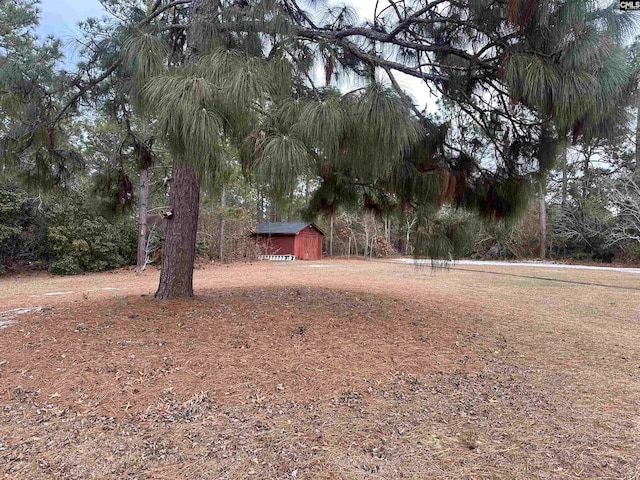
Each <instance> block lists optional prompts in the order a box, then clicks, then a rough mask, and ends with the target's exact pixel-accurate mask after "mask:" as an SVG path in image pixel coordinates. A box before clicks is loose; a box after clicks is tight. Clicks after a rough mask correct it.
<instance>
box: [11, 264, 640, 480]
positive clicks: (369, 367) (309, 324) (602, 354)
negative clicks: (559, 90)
mask: <svg viewBox="0 0 640 480" xmlns="http://www.w3.org/2000/svg"><path fill="white" fill-rule="evenodd" d="M480 270H484V271H486V272H492V273H483V272H481V271H480ZM158 276H159V275H158V272H157V271H148V272H146V273H145V274H144V275H143V276H142V277H141V278H136V277H135V276H134V275H133V273H132V272H131V271H119V272H113V273H102V274H93V275H82V276H76V277H52V276H49V275H47V274H32V275H18V276H9V277H0V404H1V405H0V407H1V418H0V474H2V475H4V478H15V479H45V478H46V479H49V478H50V479H89V478H97V479H123V478H130V479H189V480H191V479H252V478H255V479H293V478H297V479H316V478H319V479H325V478H326V479H400V478H408V479H490V478H491V479H492V478H505V479H516V478H517V479H536V478H541V479H571V478H576V479H577V478H579V479H605V478H606V479H627V480H630V479H638V478H640V415H639V413H640V275H633V274H630V273H625V272H611V271H607V272H599V271H592V270H577V271H571V270H566V269H562V270H560V269H557V270H556V269H536V268H528V269H526V271H518V270H514V268H513V267H501V266H486V267H484V266H483V267H477V266H469V267H466V266H462V265H460V266H457V267H456V268H455V269H451V270H449V271H437V272H433V271H432V270H431V269H430V268H428V267H427V268H422V269H417V268H415V267H413V266H411V265H404V264H399V263H395V262H392V261H346V260H335V261H322V262H287V263H269V262H260V263H255V264H242V265H233V266H219V265H210V266H206V267H204V268H201V269H199V270H197V272H196V277H195V288H196V295H197V297H196V299H194V300H192V301H184V300H182V301H157V300H154V299H153V293H154V291H155V288H156V287H157V282H158ZM536 276H537V277H542V278H530V277H536ZM554 280H555V281H554ZM572 282H573V283H572ZM589 283H595V284H598V285H611V286H612V287H605V286H594V285H588V284H589ZM14 309H32V310H30V311H27V312H25V311H20V310H19V311H14ZM10 310H11V311H10Z"/></svg>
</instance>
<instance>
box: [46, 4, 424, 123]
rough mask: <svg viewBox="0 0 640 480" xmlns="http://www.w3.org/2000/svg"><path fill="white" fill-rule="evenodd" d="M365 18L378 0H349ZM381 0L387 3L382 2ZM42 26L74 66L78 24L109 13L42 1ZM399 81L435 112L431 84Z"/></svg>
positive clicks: (399, 77) (401, 76) (99, 7)
mask: <svg viewBox="0 0 640 480" xmlns="http://www.w3.org/2000/svg"><path fill="white" fill-rule="evenodd" d="M346 3H350V4H352V5H353V6H354V8H355V9H356V10H357V11H358V13H359V15H360V16H362V17H368V18H371V17H372V16H373V7H374V5H375V1H374V0H347V2H346ZM381 3H384V1H383V2H381ZM40 12H41V15H40V27H39V28H38V34H39V35H40V36H42V37H46V36H47V35H53V36H55V37H56V38H58V39H60V40H61V41H62V42H63V43H64V45H65V52H66V54H67V56H68V57H71V58H68V62H69V63H70V64H71V65H73V63H74V62H73V60H74V59H73V55H74V52H75V48H74V41H73V40H74V38H75V37H76V36H77V35H78V28H77V24H78V22H80V21H81V20H84V19H86V18H88V17H101V16H103V15H104V14H105V12H104V9H103V8H102V5H101V4H100V2H99V1H98V0H40ZM396 78H397V80H398V83H400V85H401V86H402V87H403V88H404V89H405V90H407V91H408V93H409V94H410V95H411V96H412V97H413V98H414V99H415V100H416V103H417V104H418V105H419V106H420V107H424V106H427V107H428V109H429V111H435V101H434V99H433V98H432V97H431V95H430V93H429V89H428V88H427V86H426V85H425V84H424V83H423V82H422V81H421V80H418V79H416V78H411V77H409V76H407V75H404V74H402V73H399V74H397V76H396Z"/></svg>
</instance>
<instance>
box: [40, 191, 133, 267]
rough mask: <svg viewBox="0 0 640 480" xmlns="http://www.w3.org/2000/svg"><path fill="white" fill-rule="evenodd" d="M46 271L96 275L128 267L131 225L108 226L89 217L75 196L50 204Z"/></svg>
mask: <svg viewBox="0 0 640 480" xmlns="http://www.w3.org/2000/svg"><path fill="white" fill-rule="evenodd" d="M48 220H49V225H50V226H49V229H48V236H47V241H48V244H49V251H50V264H49V271H50V272H51V273H54V274H60V275H74V274H78V273H80V272H84V271H88V272H98V271H102V270H110V269H114V268H118V267H122V266H124V265H130V264H131V263H132V261H133V260H134V259H135V252H136V231H135V226H134V225H133V222H131V221H130V220H127V219H119V220H116V221H114V222H109V221H108V220H107V219H106V218H105V217H103V216H100V215H95V214H91V213H90V212H89V211H88V210H87V209H86V208H85V207H84V206H83V202H82V200H81V198H79V196H78V195H72V196H70V197H67V198H65V199H64V200H60V201H57V202H53V203H52V204H51V205H50V206H49V209H48Z"/></svg>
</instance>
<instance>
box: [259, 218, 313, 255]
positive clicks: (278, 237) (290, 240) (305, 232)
mask: <svg viewBox="0 0 640 480" xmlns="http://www.w3.org/2000/svg"><path fill="white" fill-rule="evenodd" d="M256 237H257V239H258V242H260V243H262V244H263V245H265V246H266V253H267V254H268V255H295V257H296V258H299V259H301V260H319V259H320V258H322V237H324V232H323V231H322V230H320V228H318V226H317V225H316V224H315V223H306V222H271V223H259V224H258V226H257V227H256Z"/></svg>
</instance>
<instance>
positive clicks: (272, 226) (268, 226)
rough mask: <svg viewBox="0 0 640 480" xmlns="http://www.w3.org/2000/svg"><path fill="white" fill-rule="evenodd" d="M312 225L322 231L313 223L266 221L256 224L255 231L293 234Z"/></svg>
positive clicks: (271, 233) (261, 233) (268, 233)
mask: <svg viewBox="0 0 640 480" xmlns="http://www.w3.org/2000/svg"><path fill="white" fill-rule="evenodd" d="M309 225H313V227H314V228H316V229H317V230H318V231H319V232H320V233H322V234H323V235H324V232H323V231H322V230H321V229H320V228H318V226H317V225H316V224H315V223H308V222H266V223H259V224H258V225H256V233H258V234H259V235H295V234H296V233H299V232H300V231H302V230H304V229H305V228H307V227H308V226H309Z"/></svg>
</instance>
